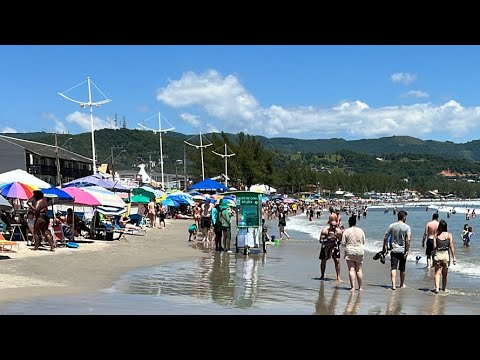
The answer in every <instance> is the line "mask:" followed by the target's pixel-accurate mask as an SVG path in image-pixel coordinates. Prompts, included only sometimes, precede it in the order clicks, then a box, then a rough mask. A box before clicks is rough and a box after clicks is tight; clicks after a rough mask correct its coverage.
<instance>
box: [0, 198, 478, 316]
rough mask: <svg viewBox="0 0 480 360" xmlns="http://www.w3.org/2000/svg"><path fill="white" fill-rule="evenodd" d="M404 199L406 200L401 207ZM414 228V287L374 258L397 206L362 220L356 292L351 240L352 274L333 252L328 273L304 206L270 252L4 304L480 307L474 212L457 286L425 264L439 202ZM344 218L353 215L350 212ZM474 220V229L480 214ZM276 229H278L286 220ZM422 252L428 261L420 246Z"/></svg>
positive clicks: (429, 310) (32, 309) (244, 311)
mask: <svg viewBox="0 0 480 360" xmlns="http://www.w3.org/2000/svg"><path fill="white" fill-rule="evenodd" d="M399 209H400V208H399ZM405 210H407V211H408V217H407V224H409V225H410V226H411V228H412V246H411V251H410V255H409V258H408V263H407V280H406V283H407V286H408V288H407V289H398V290H396V291H392V290H390V289H389V288H390V279H389V271H388V269H389V256H387V264H386V265H382V264H380V262H378V261H373V260H371V257H372V255H373V254H374V253H376V252H378V251H380V250H381V247H382V242H383V236H384V234H385V231H386V229H387V227H388V225H389V224H390V223H392V222H395V221H396V220H397V218H396V216H393V215H392V211H390V212H389V213H387V214H385V213H384V211H383V209H381V208H378V209H370V211H369V213H368V217H367V218H361V219H360V221H358V223H357V225H358V226H359V227H361V228H362V229H363V230H364V231H365V234H366V238H367V242H366V250H367V251H368V252H369V253H366V258H368V261H366V263H365V264H364V289H365V290H364V291H363V292H359V291H355V292H353V293H352V292H350V291H348V289H349V287H350V286H349V284H348V273H347V270H346V265H345V260H344V259H343V250H342V259H341V267H342V278H343V280H344V281H345V282H344V283H343V284H336V283H335V281H333V280H332V279H334V277H335V274H334V273H335V272H334V267H333V262H332V261H328V263H327V271H326V277H327V280H326V281H320V280H319V279H318V277H319V260H318V254H319V249H320V246H319V243H318V236H319V234H320V231H321V228H322V227H323V226H324V224H325V222H326V215H325V214H324V215H323V217H322V218H320V219H315V220H314V221H308V219H307V217H306V216H305V215H303V214H300V215H297V216H291V217H289V218H288V221H287V226H286V230H287V232H288V233H289V235H290V237H291V239H290V240H281V241H280V245H279V246H269V247H268V250H267V253H266V254H263V253H260V254H253V255H248V256H245V255H243V254H235V253H233V254H227V253H216V252H214V251H211V250H205V249H202V248H201V247H200V246H199V248H198V251H204V252H206V253H208V255H207V256H205V257H201V258H196V259H193V260H188V261H180V262H175V263H170V264H167V265H162V266H157V267H152V268H145V269H139V270H134V271H131V272H129V273H127V274H125V275H124V276H122V277H121V278H120V279H119V280H118V281H116V282H115V283H114V284H113V285H112V286H111V287H110V288H107V289H103V290H101V291H99V292H96V293H93V294H85V295H80V296H79V295H74V296H61V297H52V298H43V299H28V300H21V301H16V302H15V303H10V304H5V305H2V306H1V307H0V313H1V314H234V315H248V314H282V315H289V314H361V315H362V314H365V315H366V314H480V289H479V286H478V284H479V283H480V282H479V277H480V271H479V265H480V256H479V255H480V248H479V247H478V245H477V238H476V236H473V240H472V243H471V247H469V248H463V247H462V242H461V240H460V235H459V234H460V231H461V230H462V228H463V224H464V223H465V215H464V214H459V213H457V214H455V215H452V216H451V217H450V218H446V213H440V219H442V218H444V219H445V220H446V221H447V224H448V229H449V231H450V232H452V233H453V235H454V241H455V245H456V254H457V265H455V266H453V265H452V266H451V267H450V270H449V280H448V281H449V283H448V289H449V293H448V294H439V295H434V294H433V293H432V292H431V289H432V288H433V270H432V269H425V265H426V258H425V255H424V254H425V249H423V248H422V247H421V242H422V235H423V231H424V226H425V224H426V222H428V221H430V220H431V218H432V214H433V211H432V210H430V211H425V207H406V208H405ZM343 218H344V223H346V222H347V220H346V219H347V216H346V215H343ZM479 221H480V219H479V220H477V219H476V218H474V219H472V220H470V221H468V223H469V224H471V225H472V227H473V229H474V232H475V229H476V227H477V226H478V225H477V222H479ZM268 226H269V233H270V234H271V235H276V237H278V228H277V227H276V222H274V221H269V222H268ZM417 255H420V256H421V258H420V260H419V261H416V256H417Z"/></svg>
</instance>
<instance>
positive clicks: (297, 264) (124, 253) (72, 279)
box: [0, 219, 480, 315]
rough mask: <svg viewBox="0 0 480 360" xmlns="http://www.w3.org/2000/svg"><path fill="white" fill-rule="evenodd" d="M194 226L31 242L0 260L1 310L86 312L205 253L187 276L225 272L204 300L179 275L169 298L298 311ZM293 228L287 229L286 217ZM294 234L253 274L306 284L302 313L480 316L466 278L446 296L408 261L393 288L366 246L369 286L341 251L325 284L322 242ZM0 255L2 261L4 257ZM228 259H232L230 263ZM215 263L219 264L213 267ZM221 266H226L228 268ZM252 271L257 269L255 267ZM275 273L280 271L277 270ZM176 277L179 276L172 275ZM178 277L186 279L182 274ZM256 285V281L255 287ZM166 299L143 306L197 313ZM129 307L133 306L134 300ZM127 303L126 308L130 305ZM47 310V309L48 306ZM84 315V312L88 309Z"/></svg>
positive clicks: (202, 307) (205, 308) (252, 310)
mask: <svg viewBox="0 0 480 360" xmlns="http://www.w3.org/2000/svg"><path fill="white" fill-rule="evenodd" d="M320 221H321V223H320V224H323V223H325V222H326V219H322V220H320ZM189 225H190V221H184V220H175V221H171V222H168V223H167V226H168V227H167V228H166V229H163V230H159V229H158V230H157V229H154V230H151V229H149V230H148V232H147V236H135V235H130V236H128V239H127V240H121V241H96V242H95V243H93V244H82V243H81V244H80V248H79V249H68V248H67V249H64V248H60V249H57V252H55V253H50V252H48V251H38V252H34V251H31V250H30V249H29V248H26V246H25V249H21V251H20V253H19V254H18V256H16V254H15V253H12V254H11V255H10V256H11V257H12V258H13V257H16V258H15V259H12V260H10V261H2V262H0V264H2V265H4V266H3V267H2V268H1V269H2V270H1V271H0V272H1V275H3V276H1V277H0V279H1V280H0V305H1V307H2V308H3V309H8V307H9V306H10V307H11V306H12V305H13V306H15V302H14V301H15V300H25V301H27V303H31V304H35V303H36V304H38V303H39V302H38V300H40V301H46V302H47V303H49V304H50V306H55V307H56V308H52V311H51V312H52V313H56V312H57V311H59V312H60V313H62V314H63V312H62V311H67V310H66V309H68V307H66V305H64V304H65V300H64V299H62V296H65V295H67V296H68V295H74V298H73V299H72V302H73V303H76V304H77V305H79V304H80V305H79V308H80V309H83V307H82V306H83V303H82V301H83V300H82V299H85V298H92V299H99V298H100V299H102V296H105V295H102V294H101V290H104V289H107V288H111V287H112V286H113V285H114V284H115V282H117V281H118V280H120V279H121V278H122V277H123V276H125V275H127V274H128V273H129V272H130V271H131V270H136V269H147V272H148V268H152V267H156V266H161V265H166V264H174V263H176V262H178V261H184V260H187V261H192V262H193V261H195V259H199V258H202V257H205V258H206V259H205V260H206V261H205V262H204V261H201V262H200V263H196V264H195V265H194V268H190V269H191V270H190V271H192V272H191V273H187V278H191V274H197V273H205V274H208V273H209V271H213V269H216V271H219V272H218V273H217V275H218V276H215V277H207V278H206V280H205V281H206V283H203V284H197V285H196V289H197V290H196V291H199V289H200V290H201V292H202V294H203V295H202V296H200V297H199V296H198V294H197V293H196V292H195V291H193V292H191V290H190V289H189V286H188V283H187V287H186V289H181V290H178V289H177V288H176V285H175V284H176V283H175V275H170V276H171V277H173V279H172V281H173V283H172V285H170V286H173V290H171V291H173V292H170V295H172V294H173V295H175V294H180V295H181V296H185V295H187V296H189V297H190V298H189V300H188V303H190V304H196V305H198V306H199V307H198V308H197V309H198V311H199V312H198V313H197V314H200V313H202V314H205V313H207V314H208V313H210V314H218V313H221V314H293V313H292V310H291V307H290V306H291V305H289V304H288V303H284V302H283V301H284V300H283V299H284V298H283V296H284V291H285V289H283V288H282V289H280V288H275V286H273V287H272V286H267V287H265V288H264V287H263V286H262V287H259V288H258V289H256V288H255V287H253V288H252V287H251V286H253V284H251V283H249V282H248V280H247V278H248V279H251V278H252V273H250V276H248V275H245V271H247V269H250V268H247V267H240V268H239V269H243V272H244V273H243V277H242V276H241V274H242V272H240V273H239V274H240V278H239V279H236V278H235V279H236V281H235V282H232V280H233V278H232V277H231V276H230V275H228V274H230V270H229V271H228V272H227V273H228V274H227V273H224V272H223V271H225V269H229V265H226V264H229V263H230V261H233V263H231V264H235V263H236V261H237V260H239V263H238V264H243V265H244V264H245V261H246V259H248V256H247V257H245V256H244V255H243V254H237V255H236V256H235V255H233V256H232V255H229V254H225V253H218V252H214V251H208V252H206V251H203V250H202V248H201V247H200V248H195V247H192V246H190V244H191V243H189V242H188V241H187V240H188V231H187V228H188V226H189ZM267 226H269V230H270V233H272V232H273V233H276V232H277V231H278V228H277V229H275V227H276V220H269V221H268V223H267ZM287 232H289V229H288V220H287ZM289 233H290V232H289ZM290 235H291V237H292V238H291V239H290V240H283V241H282V242H281V244H280V247H278V248H272V249H271V251H270V249H269V251H267V254H266V256H267V259H275V260H274V263H272V265H273V266H271V265H269V260H267V262H266V264H263V261H264V260H265V256H263V259H264V260H262V261H261V259H262V257H258V256H255V255H254V256H252V257H251V259H256V264H258V265H257V266H258V274H257V272H256V274H257V275H255V277H256V276H262V277H261V278H259V281H258V283H260V282H262V281H267V282H268V281H270V280H271V279H273V278H276V279H277V280H280V284H285V285H286V284H289V285H288V286H287V288H288V287H292V289H293V288H294V289H295V290H296V291H298V290H299V289H303V291H302V292H301V296H300V298H301V299H302V301H303V303H302V306H301V308H299V309H298V312H299V313H301V314H317V315H335V314H349V315H384V314H385V315H404V314H408V315H450V314H453V315H466V314H480V298H479V297H478V296H477V295H476V294H472V293H471V292H469V291H466V290H461V281H460V280H461V279H462V277H457V276H456V274H450V275H449V277H450V276H452V275H453V276H452V278H451V282H450V280H449V285H450V286H449V289H450V290H451V292H450V294H443V293H441V294H438V295H435V294H433V293H432V292H431V289H432V288H433V272H432V271H431V270H430V269H425V268H423V267H422V266H421V264H415V263H411V262H409V263H408V264H407V274H406V285H407V288H405V289H399V288H397V290H395V291H393V290H391V289H390V287H391V285H390V276H389V268H390V259H389V258H388V257H387V260H386V263H385V264H381V263H380V262H379V261H375V260H373V259H372V257H373V253H370V252H368V251H365V257H364V265H363V270H364V286H363V287H364V290H363V291H358V290H355V291H353V292H351V291H349V287H350V285H349V280H348V270H347V267H346V262H345V259H344V257H343V254H344V253H343V250H342V252H341V254H342V255H341V260H340V264H341V266H340V268H341V278H342V280H343V282H342V283H337V282H336V281H334V279H335V269H334V265H333V261H331V260H329V261H328V262H327V268H326V272H325V277H326V279H325V281H321V280H319V275H320V272H319V270H320V268H319V265H320V261H319V260H318V251H319V249H320V245H319V244H318V241H315V240H314V241H311V239H312V237H311V236H310V235H308V234H307V233H304V232H301V231H298V230H292V233H290ZM307 239H308V240H307ZM367 241H368V239H367ZM231 246H232V247H234V240H232V244H231ZM274 249H275V250H274ZM79 250H80V251H79ZM25 251H26V253H25ZM7 254H9V253H4V254H3V255H4V256H5V255H7ZM0 258H2V257H1V255H0ZM222 259H230V260H229V261H228V262H226V263H225V262H224V261H223V260H222ZM201 263H202V264H203V265H201ZM212 263H213V264H216V265H212ZM254 263H255V262H254ZM207 264H210V265H207ZM284 264H289V265H290V266H292V269H296V270H295V271H293V272H290V271H288V270H287V271H286V272H284V270H282V268H283V269H285V268H284ZM222 265H223V266H224V267H223V268H222ZM203 266H205V267H203ZM225 266H226V268H225ZM263 266H265V268H263ZM183 268H184V266H182V269H179V270H180V272H182V271H184V270H183ZM262 268H263V270H262ZM222 269H223V270H222ZM239 269H237V270H239ZM250 270H251V271H253V270H252V269H250ZM277 270H279V272H275V271H277ZM187 271H188V270H187ZM167 273H168V270H167ZM174 274H176V273H175V272H174ZM260 274H262V275H260ZM237 275H238V274H237ZM237 275H236V276H237ZM183 276H185V274H184V275H183ZM245 276H247V277H245ZM263 276H265V277H263ZM154 278H155V275H154ZM180 279H183V278H182V277H180ZM261 279H263V280H261ZM269 279H270V280H269ZM237 280H238V281H239V282H237ZM247 283H248V284H250V285H249V286H250V287H249V286H247ZM258 283H257V282H256V284H258ZM397 284H398V275H397ZM165 286H166V287H167V289H168V286H169V285H168V284H165ZM202 286H203V287H202ZM254 288H255V290H254V293H255V294H256V295H255V296H254V298H255V301H253V299H254V298H248V299H246V300H249V301H252V303H251V305H250V306H248V307H247V308H244V307H242V306H241V307H235V308H232V307H229V306H226V307H225V306H224V304H225V299H226V298H224V297H225V296H227V297H228V299H229V300H228V301H231V298H230V297H229V296H231V295H230V293H229V291H233V293H236V294H247V293H248V294H250V296H251V292H252V291H253V290H252V289H254ZM170 289H172V288H170ZM212 289H216V291H219V289H224V291H225V293H217V295H216V297H210V296H211V295H207V297H205V294H208V293H209V291H212ZM247 290H248V291H247ZM290 290H291V289H290ZM452 290H453V291H452ZM287 291H288V290H287ZM167 293H168V290H167ZM75 295H77V297H75ZM125 295H126V299H128V298H129V296H132V294H130V293H128V292H127V293H126V294H125ZM92 296H93V297H92ZM114 296H117V297H114V299H119V301H120V303H121V301H125V300H122V296H124V295H122V293H121V292H120V293H119V294H118V295H114ZM222 296H223V297H222ZM245 296H247V295H245ZM247 297H248V296H247ZM42 299H43V300H42ZM123 299H125V297H124V298H123ZM144 299H148V298H144ZM222 299H223V300H222ZM272 299H276V300H272ZM237 300H238V299H237ZM127 301H128V300H127ZM160 301H161V302H162V307H159V308H155V307H151V308H149V307H148V306H150V305H151V304H149V303H148V300H147V302H146V303H145V304H146V307H147V310H145V311H146V312H147V313H150V312H151V313H155V314H179V315H180V314H195V311H193V313H192V310H191V309H187V308H184V307H183V306H181V305H179V304H178V303H176V302H175V301H172V300H170V299H169V297H168V296H167V297H162V298H161V300H160ZM40 303H41V302H40ZM114 304H115V302H114ZM125 304H128V302H127V303H125ZM309 304H311V305H312V311H310V310H309ZM219 305H220V307H219ZM115 306H117V307H115ZM57 307H58V308H57ZM126 308H127V309H128V306H127V307H126ZM41 309H42V307H41V306H40V309H38V310H34V311H33V313H34V314H37V313H45V310H43V311H42V310H41ZM53 309H54V310H53ZM57 309H59V310H57ZM104 309H105V308H104ZM108 309H109V308H108ZM115 309H118V304H116V305H114V307H113V313H116V312H115ZM15 311H16V313H17V314H18V313H22V308H18V309H16V310H14V313H15ZM29 311H30V312H31V311H32V310H27V313H28V312H29ZM77 311H78V309H77ZM83 311H87V310H83ZM88 311H90V310H88ZM106 311H107V312H108V311H111V310H110V309H109V310H106ZM125 311H127V313H128V310H125V309H122V311H121V312H120V313H122V314H123V313H125ZM200 311H201V312H200ZM46 312H47V313H48V310H46ZM6 313H9V311H8V310H7V311H6ZM67 313H68V311H67ZM79 313H83V312H82V310H80V312H79ZM99 313H102V311H101V310H100V312H99Z"/></svg>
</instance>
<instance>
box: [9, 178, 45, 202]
mask: <svg viewBox="0 0 480 360" xmlns="http://www.w3.org/2000/svg"><path fill="white" fill-rule="evenodd" d="M1 190H2V191H1V194H2V195H3V196H5V197H6V198H10V199H20V200H28V199H30V198H31V197H32V196H33V190H38V188H37V187H36V186H31V185H27V184H24V183H21V182H18V181H14V182H11V183H7V184H2V185H1Z"/></svg>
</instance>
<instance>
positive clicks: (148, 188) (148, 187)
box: [140, 185, 166, 198]
mask: <svg viewBox="0 0 480 360" xmlns="http://www.w3.org/2000/svg"><path fill="white" fill-rule="evenodd" d="M140 189H145V190H147V191H150V192H153V193H154V195H155V196H154V197H155V198H159V197H161V196H162V195H165V194H166V193H165V191H162V190H158V189H154V188H151V187H150V186H146V185H144V186H140Z"/></svg>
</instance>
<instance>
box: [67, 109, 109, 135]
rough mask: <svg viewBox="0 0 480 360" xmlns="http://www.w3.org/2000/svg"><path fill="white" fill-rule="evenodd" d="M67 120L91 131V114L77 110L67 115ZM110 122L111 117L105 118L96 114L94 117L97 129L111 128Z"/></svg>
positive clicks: (94, 124) (94, 125)
mask: <svg viewBox="0 0 480 360" xmlns="http://www.w3.org/2000/svg"><path fill="white" fill-rule="evenodd" d="M66 120H67V121H68V122H70V123H73V124H76V125H78V126H79V127H80V128H82V130H84V131H91V128H90V115H89V114H86V113H82V112H80V111H75V112H74V113H71V114H69V115H67V117H66ZM110 122H111V121H110V119H107V120H103V119H100V118H99V117H96V116H94V117H93V127H94V129H95V130H98V129H104V128H111V127H112V126H111V124H110Z"/></svg>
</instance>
